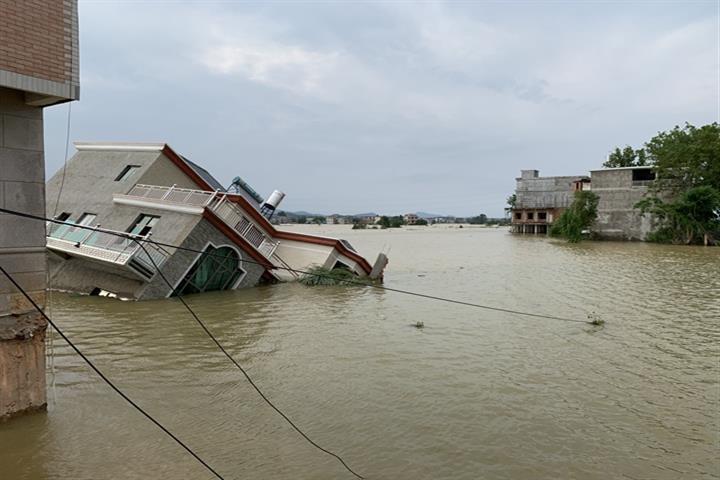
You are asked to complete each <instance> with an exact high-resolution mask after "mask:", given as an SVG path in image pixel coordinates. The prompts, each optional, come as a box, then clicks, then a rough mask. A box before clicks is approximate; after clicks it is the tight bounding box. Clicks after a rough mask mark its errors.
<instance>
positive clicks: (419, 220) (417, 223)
mask: <svg viewBox="0 0 720 480" xmlns="http://www.w3.org/2000/svg"><path fill="white" fill-rule="evenodd" d="M427 224H428V221H427V220H425V219H424V218H418V219H417V221H416V222H415V225H427Z"/></svg>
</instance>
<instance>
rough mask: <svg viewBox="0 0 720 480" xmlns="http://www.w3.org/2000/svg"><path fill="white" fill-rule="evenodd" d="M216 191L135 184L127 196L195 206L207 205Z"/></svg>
mask: <svg viewBox="0 0 720 480" xmlns="http://www.w3.org/2000/svg"><path fill="white" fill-rule="evenodd" d="M215 195H217V192H206V191H204V190H192V189H189V188H178V187H175V186H172V187H161V186H157V185H141V184H137V185H135V186H134V187H133V188H132V190H130V192H128V196H131V197H140V198H147V199H149V200H162V201H163V202H170V203H181V204H183V205H192V206H195V207H204V206H206V205H208V204H209V203H210V202H211V201H212V200H213V198H215Z"/></svg>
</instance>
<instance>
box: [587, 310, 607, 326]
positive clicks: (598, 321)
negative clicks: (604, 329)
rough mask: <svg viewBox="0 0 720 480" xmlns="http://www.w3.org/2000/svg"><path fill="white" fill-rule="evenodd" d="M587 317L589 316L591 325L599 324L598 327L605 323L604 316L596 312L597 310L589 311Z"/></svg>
mask: <svg viewBox="0 0 720 480" xmlns="http://www.w3.org/2000/svg"><path fill="white" fill-rule="evenodd" d="M587 317H588V320H589V321H590V322H589V323H590V324H591V325H595V326H598V327H601V326H603V325H605V320H603V319H602V318H600V315H598V314H597V313H595V312H591V313H588V316H587Z"/></svg>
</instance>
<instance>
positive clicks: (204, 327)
mask: <svg viewBox="0 0 720 480" xmlns="http://www.w3.org/2000/svg"><path fill="white" fill-rule="evenodd" d="M133 240H134V241H135V243H137V244H138V245H139V246H140V248H141V249H142V250H143V252H145V255H146V256H147V257H148V258H149V259H150V262H151V263H152V264H153V267H155V270H156V271H157V273H158V275H160V277H161V278H162V279H163V281H165V283H166V284H167V286H168V287H169V288H170V289H171V290H172V294H175V297H176V298H177V299H178V300H180V302H181V303H182V304H183V305H184V306H185V308H186V309H187V311H188V312H190V315H192V317H193V318H194V319H195V321H196V322H197V323H198V324H199V325H200V327H201V328H202V329H203V330H204V331H205V333H206V334H207V336H208V337H210V339H211V340H212V341H213V342H214V343H215V345H216V346H217V347H218V349H220V351H221V352H222V353H224V354H225V356H226V357H227V358H228V359H229V360H230V361H231V362H232V363H233V364H234V365H235V366H236V367H237V368H238V370H240V371H241V372H242V374H243V375H244V376H245V379H246V380H247V381H248V383H249V384H250V385H251V386H252V387H253V388H254V389H255V391H256V392H257V393H258V395H260V397H261V398H262V399H263V400H264V401H265V403H267V404H268V405H269V406H270V408H272V409H273V410H275V412H277V413H278V415H280V416H281V417H282V418H284V419H285V421H286V422H287V423H288V424H289V425H290V426H291V427H292V428H294V429H295V431H296V432H298V433H299V434H300V435H301V436H302V437H303V438H304V439H305V440H307V441H308V443H310V444H311V445H312V446H313V447H315V448H317V449H318V450H320V451H322V452H324V453H326V454H328V455H330V456H332V457H334V458H335V459H337V460H338V461H339V462H340V463H341V464H342V466H343V467H345V469H346V470H347V471H348V472H350V473H352V474H353V475H355V476H356V477H357V478H359V479H361V480H362V479H363V478H364V477H362V476H361V475H359V474H358V473H356V472H355V471H354V470H353V469H352V468H350V466H349V465H348V464H347V463H345V460H343V459H342V458H341V457H340V456H339V455H337V454H335V453H333V452H331V451H330V450H327V449H325V448H323V447H321V446H320V445H318V444H317V443H315V441H313V440H312V439H311V438H310V437H308V436H307V434H305V432H303V431H302V430H301V429H300V428H299V427H298V426H297V425H295V423H294V422H293V421H292V420H290V418H289V417H288V416H287V415H286V414H285V413H284V412H283V411H282V410H280V409H279V408H278V407H276V406H275V404H274V403H273V402H272V401H271V400H270V399H269V398H268V397H267V396H266V395H265V394H264V393H263V391H262V390H260V387H258V386H257V384H256V383H255V381H254V380H253V379H252V378H251V377H250V375H249V374H248V373H247V371H246V370H245V369H244V368H243V367H242V366H241V365H240V363H238V361H237V360H235V358H233V356H232V355H230V353H229V352H228V351H227V350H226V349H225V347H223V346H222V344H221V343H220V341H219V340H218V339H217V337H215V335H213V333H212V332H211V331H210V329H209V328H208V327H207V325H205V322H203V321H202V320H200V317H198V315H197V314H196V313H195V311H194V310H193V309H192V308H191V307H190V305H188V304H187V302H186V301H185V299H184V298H183V297H182V295H180V294H178V293H176V289H175V288H173V286H172V284H171V283H170V281H169V280H168V279H167V277H166V276H165V274H164V273H162V272H161V271H160V267H159V266H158V264H157V263H155V260H154V259H153V258H152V256H151V255H150V252H148V251H147V249H146V248H145V245H143V244H142V243H141V242H140V241H138V239H137V238H133Z"/></svg>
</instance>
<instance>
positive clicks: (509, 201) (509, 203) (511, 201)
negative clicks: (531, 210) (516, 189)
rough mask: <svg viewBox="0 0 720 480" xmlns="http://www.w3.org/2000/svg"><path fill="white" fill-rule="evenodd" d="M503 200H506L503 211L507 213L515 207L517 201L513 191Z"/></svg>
mask: <svg viewBox="0 0 720 480" xmlns="http://www.w3.org/2000/svg"><path fill="white" fill-rule="evenodd" d="M505 201H506V202H507V207H505V211H506V212H508V213H509V212H510V211H512V209H513V208H515V204H516V203H517V195H516V194H514V193H513V194H512V195H510V196H509V197H507V199H506V200H505Z"/></svg>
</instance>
